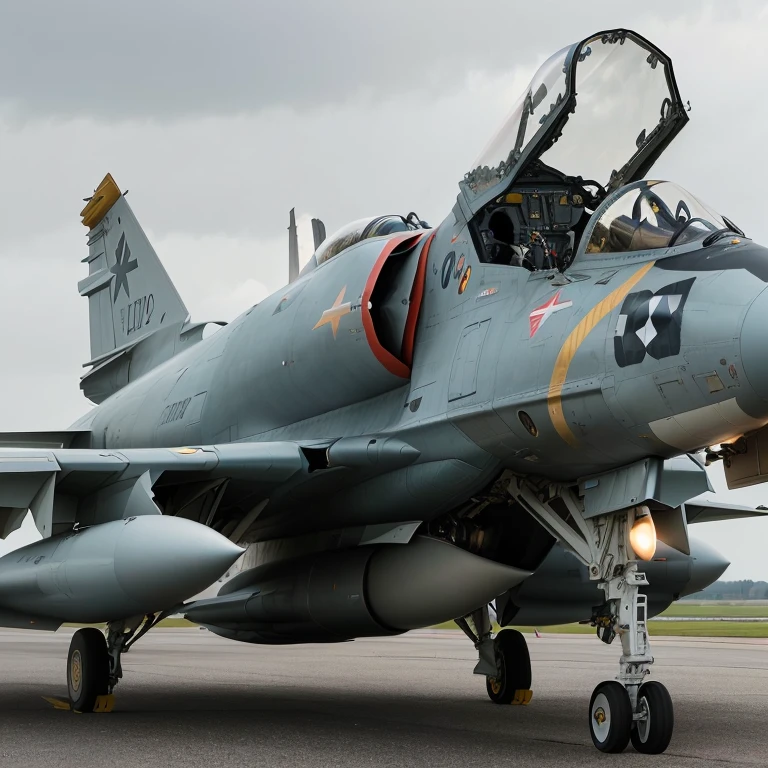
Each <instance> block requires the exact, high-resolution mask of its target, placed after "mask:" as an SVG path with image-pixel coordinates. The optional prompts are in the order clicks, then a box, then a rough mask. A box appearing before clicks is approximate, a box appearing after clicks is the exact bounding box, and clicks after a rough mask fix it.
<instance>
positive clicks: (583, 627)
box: [66, 603, 768, 637]
mask: <svg viewBox="0 0 768 768" xmlns="http://www.w3.org/2000/svg"><path fill="white" fill-rule="evenodd" d="M661 615H662V616H669V617H680V618H719V617H724V618H763V617H765V619H766V620H765V621H745V622H741V621H653V620H651V621H650V622H649V623H648V626H649V629H650V631H651V634H652V635H658V636H662V635H666V636H668V637H669V636H672V637H768V606H766V605H725V604H722V603H717V604H706V603H703V604H689V603H675V604H673V605H671V606H670V607H669V608H668V609H667V610H666V611H664V613H662V614H661ZM66 626H83V625H66ZM158 626H160V627H194V626H197V625H196V624H193V623H192V622H190V621H187V620H186V619H164V620H163V621H161V622H160V624H159V625H158ZM434 629H458V627H457V626H456V625H455V624H454V623H453V622H452V621H447V622H445V623H444V624H438V625H437V626H436V627H434ZM516 629H519V630H520V631H521V632H527V633H531V634H533V631H534V629H535V628H534V627H516ZM538 630H539V632H540V633H541V634H543V635H547V634H557V635H561V634H574V635H591V634H594V632H595V630H594V628H593V627H590V626H589V625H587V624H558V625H556V626H552V627H538Z"/></svg>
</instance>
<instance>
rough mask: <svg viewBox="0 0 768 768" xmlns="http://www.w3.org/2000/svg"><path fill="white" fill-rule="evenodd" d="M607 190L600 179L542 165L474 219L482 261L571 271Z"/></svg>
mask: <svg viewBox="0 0 768 768" xmlns="http://www.w3.org/2000/svg"><path fill="white" fill-rule="evenodd" d="M602 192H604V190H603V188H602V187H601V186H600V185H599V184H598V183H597V182H595V181H584V180H582V179H581V178H573V177H569V176H565V175H563V174H561V173H559V172H558V171H556V170H555V169H554V168H549V167H548V166H546V165H544V164H543V163H541V162H536V163H533V164H532V166H531V167H530V169H529V171H528V173H527V174H526V175H525V176H524V177H523V178H521V179H520V180H519V183H517V184H515V185H514V186H513V187H512V189H511V190H510V191H509V192H507V193H505V194H504V195H502V196H500V197H499V198H496V199H495V200H493V201H492V202H491V203H489V204H488V205H486V206H485V207H484V208H483V209H482V210H481V211H480V213H479V215H478V216H477V217H476V219H475V221H474V227H475V233H476V237H477V239H478V241H479V243H478V244H479V246H480V247H479V248H478V252H479V254H480V259H481V260H482V261H484V262H486V263H489V264H506V265H510V266H517V267H525V268H527V269H529V270H531V271H534V270H540V269H559V270H560V271H563V270H564V269H566V268H567V267H568V266H569V265H570V263H571V261H572V259H573V254H574V253H575V252H576V246H577V244H578V243H579V241H580V240H581V237H582V235H583V233H584V230H585V228H586V226H587V222H588V221H589V218H590V215H591V211H593V210H594V209H595V208H596V207H597V203H598V201H599V199H600V198H599V197H598V194H599V193H602Z"/></svg>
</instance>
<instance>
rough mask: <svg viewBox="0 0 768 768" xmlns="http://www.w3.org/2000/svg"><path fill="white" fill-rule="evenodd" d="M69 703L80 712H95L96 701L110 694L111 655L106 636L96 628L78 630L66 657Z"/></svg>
mask: <svg viewBox="0 0 768 768" xmlns="http://www.w3.org/2000/svg"><path fill="white" fill-rule="evenodd" d="M67 690H68V692H69V703H70V706H71V707H72V709H74V710H76V711H77V712H93V708H94V706H95V705H96V699H97V698H98V697H99V696H103V695H104V694H106V693H108V692H109V654H108V653H107V641H106V639H105V638H104V635H103V634H102V633H101V632H100V631H99V630H98V629H96V628H95V627H86V628H85V629H78V630H77V632H75V634H74V635H73V636H72V642H71V643H70V644H69V655H68V656H67Z"/></svg>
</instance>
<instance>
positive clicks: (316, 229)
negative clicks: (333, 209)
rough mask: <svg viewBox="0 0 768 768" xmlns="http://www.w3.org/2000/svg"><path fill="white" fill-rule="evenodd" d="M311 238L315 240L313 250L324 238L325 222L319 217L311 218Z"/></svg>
mask: <svg viewBox="0 0 768 768" xmlns="http://www.w3.org/2000/svg"><path fill="white" fill-rule="evenodd" d="M312 239H313V240H314V241H315V250H317V249H318V248H319V247H320V245H321V243H322V242H323V240H325V224H323V222H322V221H320V219H312Z"/></svg>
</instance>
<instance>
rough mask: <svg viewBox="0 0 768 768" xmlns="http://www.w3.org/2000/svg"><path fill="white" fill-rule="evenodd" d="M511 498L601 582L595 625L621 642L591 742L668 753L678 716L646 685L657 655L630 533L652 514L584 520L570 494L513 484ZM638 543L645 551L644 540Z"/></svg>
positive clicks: (599, 700)
mask: <svg viewBox="0 0 768 768" xmlns="http://www.w3.org/2000/svg"><path fill="white" fill-rule="evenodd" d="M509 491H510V493H511V494H512V496H514V497H515V499H516V500H517V501H518V502H519V503H520V504H521V505H522V506H523V507H525V509H527V510H528V512H530V513H531V514H532V515H533V516H534V517H535V518H536V519H537V520H538V521H539V522H540V523H541V524H542V525H543V526H544V527H545V528H546V529H547V530H548V531H549V532H550V533H551V534H552V535H553V536H554V537H556V538H557V539H559V540H560V541H561V542H562V543H563V544H564V545H565V546H567V547H568V549H570V550H571V552H573V554H574V555H576V557H578V559H579V560H581V562H582V563H584V564H585V565H586V566H587V568H588V569H589V576H590V579H592V580H593V581H597V582H599V583H598V586H599V587H600V588H601V589H602V590H603V592H604V593H605V602H604V603H603V604H602V605H600V606H597V607H596V608H594V609H593V615H592V621H591V623H592V625H593V626H594V627H595V628H596V630H597V636H598V637H599V638H600V639H601V640H602V641H603V642H605V643H611V642H612V641H613V640H614V638H615V637H616V636H617V635H618V637H619V639H620V641H621V648H622V655H621V658H620V660H619V674H618V675H617V676H616V680H611V681H609V682H604V683H600V685H598V686H597V688H595V690H594V692H593V693H592V698H591V700H590V703H589V713H588V715H589V730H590V735H591V736H592V742H593V743H594V745H595V746H596V747H597V748H598V749H599V750H600V751H601V752H622V751H623V750H624V749H625V748H626V747H627V744H628V743H629V741H630V740H631V741H632V745H633V746H634V748H635V749H636V750H637V751H638V752H644V753H646V754H659V753H661V752H664V750H666V748H667V747H668V746H669V742H670V740H671V738H672V731H673V729H674V723H675V720H674V711H673V707H672V699H671V698H670V696H669V693H668V691H667V689H666V688H665V687H664V686H663V685H662V684H661V683H658V682H655V681H649V682H645V677H646V676H647V675H649V674H650V667H651V665H652V664H653V656H652V655H651V646H650V640H649V638H648V629H647V624H646V620H647V604H646V597H645V595H642V594H640V591H639V588H640V587H642V586H647V585H648V580H647V579H646V578H645V574H643V573H641V572H639V571H638V563H637V559H636V558H637V556H636V553H635V551H634V550H633V548H632V543H631V539H630V531H631V530H632V528H633V526H635V527H637V526H638V524H639V523H640V522H643V523H648V524H649V523H650V517H649V514H650V513H649V510H648V508H647V507H643V506H640V507H632V508H630V509H624V510H620V511H617V512H612V513H610V514H599V515H594V516H592V517H587V516H586V515H585V514H584V505H583V503H582V501H581V499H580V498H579V497H578V496H576V494H575V493H574V492H573V491H572V490H571V489H570V488H569V487H566V486H555V485H552V484H549V483H546V484H542V485H540V486H537V485H535V484H534V483H532V482H531V481H529V480H526V479H523V478H518V477H513V478H512V479H511V481H510V485H509ZM635 544H636V546H640V544H639V539H638V540H636V541H635ZM652 556H653V554H652V553H651V554H650V555H649V557H652ZM508 631H509V630H505V631H503V632H501V633H499V637H502V636H503V635H504V634H506V632H508Z"/></svg>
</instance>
